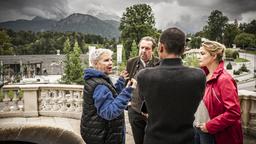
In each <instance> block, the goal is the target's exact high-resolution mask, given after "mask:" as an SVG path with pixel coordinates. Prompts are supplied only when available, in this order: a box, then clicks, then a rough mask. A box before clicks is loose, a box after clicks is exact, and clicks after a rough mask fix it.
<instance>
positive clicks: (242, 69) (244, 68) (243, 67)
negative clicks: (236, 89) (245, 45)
mask: <svg viewBox="0 0 256 144" xmlns="http://www.w3.org/2000/svg"><path fill="white" fill-rule="evenodd" d="M239 71H241V72H249V70H248V69H247V67H246V66H245V64H243V65H242V67H241V68H240V69H239Z"/></svg>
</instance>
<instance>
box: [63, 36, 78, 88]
mask: <svg viewBox="0 0 256 144" xmlns="http://www.w3.org/2000/svg"><path fill="white" fill-rule="evenodd" d="M64 52H65V53H66V60H65V61H64V63H65V69H64V75H63V76H62V81H63V83H65V84H72V83H76V84H83V77H82V75H83V69H82V65H81V61H80V54H81V50H80V47H79V45H78V42H77V41H75V43H74V47H73V48H71V46H70V42H69V38H67V40H66V41H65V43H64Z"/></svg>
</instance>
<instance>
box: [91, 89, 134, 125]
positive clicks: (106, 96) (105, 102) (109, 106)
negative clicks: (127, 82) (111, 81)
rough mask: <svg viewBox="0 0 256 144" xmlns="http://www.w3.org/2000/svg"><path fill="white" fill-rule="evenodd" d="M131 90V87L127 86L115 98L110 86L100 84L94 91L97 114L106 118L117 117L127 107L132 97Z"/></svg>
mask: <svg viewBox="0 0 256 144" xmlns="http://www.w3.org/2000/svg"><path fill="white" fill-rule="evenodd" d="M131 92H132V88H131V87H128V88H125V89H123V90H122V92H121V93H120V94H119V95H118V96H117V97H115V98H114V97H113V94H112V92H111V91H110V90H109V89H108V87H106V86H105V85H98V86H97V87H96V88H95V90H94V92H93V99H94V106H95V107H96V109H97V114H98V115H99V116H100V117H102V118H104V119H106V120H112V119H115V118H117V117H118V116H119V115H120V114H122V113H123V111H124V109H125V108H126V106H127V103H128V102H129V100H130V98H131Z"/></svg>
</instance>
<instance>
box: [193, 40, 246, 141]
mask: <svg viewBox="0 0 256 144" xmlns="http://www.w3.org/2000/svg"><path fill="white" fill-rule="evenodd" d="M224 52H225V46H224V45H222V44H220V43H218V42H216V41H206V42H204V43H202V46H201V48H200V53H201V55H200V58H199V65H200V66H201V67H202V68H203V70H204V71H205V74H206V80H207V82H206V89H205V95H204V97H203V102H204V104H205V106H206V108H207V110H208V113H209V117H210V120H208V121H207V122H204V123H201V124H199V125H197V126H196V127H198V128H199V129H200V130H201V131H202V132H204V133H209V134H211V135H213V136H214V139H215V143H216V144H242V143H243V133H242V126H241V112H240V103H239V98H238V92H237V85H236V82H235V80H234V79H233V78H232V76H231V75H230V74H229V73H228V72H227V71H226V70H225V68H224V61H223V58H224Z"/></svg>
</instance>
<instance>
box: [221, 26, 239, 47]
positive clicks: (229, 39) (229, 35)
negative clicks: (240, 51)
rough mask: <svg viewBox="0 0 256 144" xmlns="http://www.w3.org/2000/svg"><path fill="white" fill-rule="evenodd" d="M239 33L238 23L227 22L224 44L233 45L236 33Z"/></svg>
mask: <svg viewBox="0 0 256 144" xmlns="http://www.w3.org/2000/svg"><path fill="white" fill-rule="evenodd" d="M238 33H239V29H238V25H237V24H236V23H234V24H226V26H225V30H224V44H225V45H226V46H228V47H232V44H233V43H234V39H235V37H236V35H237V34H238Z"/></svg>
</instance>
